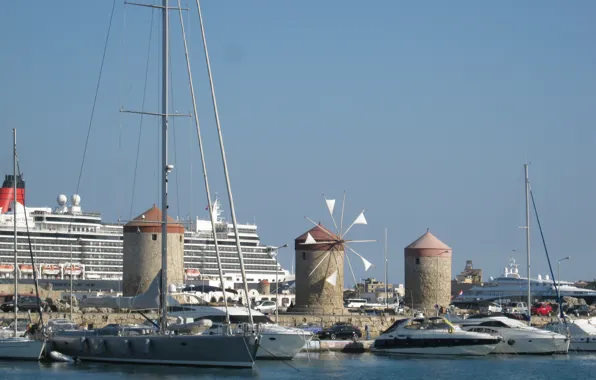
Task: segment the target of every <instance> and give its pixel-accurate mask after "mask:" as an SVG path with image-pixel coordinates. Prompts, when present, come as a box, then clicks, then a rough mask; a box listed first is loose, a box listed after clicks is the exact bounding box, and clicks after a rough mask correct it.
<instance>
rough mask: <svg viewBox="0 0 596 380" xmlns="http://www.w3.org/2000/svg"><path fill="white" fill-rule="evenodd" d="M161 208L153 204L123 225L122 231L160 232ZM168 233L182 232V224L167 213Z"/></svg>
mask: <svg viewBox="0 0 596 380" xmlns="http://www.w3.org/2000/svg"><path fill="white" fill-rule="evenodd" d="M161 218H162V214H161V210H160V209H158V208H157V206H155V205H153V207H151V208H150V209H149V210H147V211H145V212H144V213H142V214H141V215H139V216H137V217H136V218H134V219H133V220H131V221H130V222H128V223H126V224H125V225H124V232H153V233H156V232H161V224H162V222H161ZM168 233H176V234H183V233H184V226H183V225H182V224H179V223H176V221H175V220H174V219H172V218H171V217H170V216H169V215H168Z"/></svg>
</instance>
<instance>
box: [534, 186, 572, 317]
mask: <svg viewBox="0 0 596 380" xmlns="http://www.w3.org/2000/svg"><path fill="white" fill-rule="evenodd" d="M530 198H531V199H532V206H533V208H534V215H535V216H536V224H537V225H538V230H539V231H540V238H541V239H542V246H543V247H544V252H545V253H546V260H547V261H548V268H549V269H550V275H551V276H552V278H553V284H554V286H555V292H557V302H558V303H559V317H560V318H563V323H564V324H565V325H567V320H566V319H565V313H563V308H562V307H561V293H560V292H559V287H558V285H557V281H559V282H560V281H561V279H560V278H556V279H555V273H554V271H553V266H552V265H551V262H550V256H549V255H548V248H546V240H545V239H544V233H543V232H542V225H541V224H540V218H539V217H538V209H537V208H536V201H535V200H534V192H533V191H532V188H530ZM528 280H529V279H528ZM528 307H530V306H529V305H528Z"/></svg>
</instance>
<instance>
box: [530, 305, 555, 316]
mask: <svg viewBox="0 0 596 380" xmlns="http://www.w3.org/2000/svg"><path fill="white" fill-rule="evenodd" d="M552 312H553V307H552V306H551V305H550V304H548V303H546V302H538V303H535V304H534V305H532V315H542V316H547V315H548V316H549V315H551V314H552Z"/></svg>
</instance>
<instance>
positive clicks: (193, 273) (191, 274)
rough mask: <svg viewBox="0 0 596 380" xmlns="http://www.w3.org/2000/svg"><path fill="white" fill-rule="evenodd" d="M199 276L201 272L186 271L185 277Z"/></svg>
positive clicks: (195, 270)
mask: <svg viewBox="0 0 596 380" xmlns="http://www.w3.org/2000/svg"><path fill="white" fill-rule="evenodd" d="M200 275H201V272H199V270H198V269H187V270H186V277H189V278H193V277H199V276H200Z"/></svg>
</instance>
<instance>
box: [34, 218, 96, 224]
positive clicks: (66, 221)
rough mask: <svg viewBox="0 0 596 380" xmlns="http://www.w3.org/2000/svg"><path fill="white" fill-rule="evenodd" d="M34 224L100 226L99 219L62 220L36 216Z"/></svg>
mask: <svg viewBox="0 0 596 380" xmlns="http://www.w3.org/2000/svg"><path fill="white" fill-rule="evenodd" d="M34 220H35V221H36V222H63V223H69V224H71V223H86V224H101V220H99V219H87V218H62V217H58V216H45V217H44V216H36V217H35V219H34Z"/></svg>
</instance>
